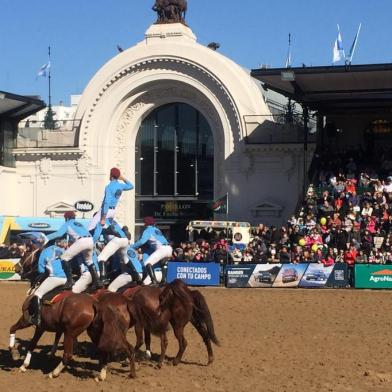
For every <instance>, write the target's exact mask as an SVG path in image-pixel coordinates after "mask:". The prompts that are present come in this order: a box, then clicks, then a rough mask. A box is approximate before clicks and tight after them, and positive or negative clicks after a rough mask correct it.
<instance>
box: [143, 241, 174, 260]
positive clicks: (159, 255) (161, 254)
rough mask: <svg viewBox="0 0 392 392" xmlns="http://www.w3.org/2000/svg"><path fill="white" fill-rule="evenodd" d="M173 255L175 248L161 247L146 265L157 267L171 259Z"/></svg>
mask: <svg viewBox="0 0 392 392" xmlns="http://www.w3.org/2000/svg"><path fill="white" fill-rule="evenodd" d="M172 255H173V248H172V247H171V246H170V245H162V246H160V247H159V248H158V249H157V250H156V251H155V252H154V253H152V254H151V255H150V256H149V258H148V259H147V260H146V261H145V262H144V265H147V264H151V265H155V264H157V263H159V262H160V261H161V260H163V259H170V258H171V257H172Z"/></svg>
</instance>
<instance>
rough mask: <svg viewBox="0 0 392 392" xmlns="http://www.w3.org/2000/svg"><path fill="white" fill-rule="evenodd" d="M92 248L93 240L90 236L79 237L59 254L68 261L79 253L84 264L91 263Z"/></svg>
mask: <svg viewBox="0 0 392 392" xmlns="http://www.w3.org/2000/svg"><path fill="white" fill-rule="evenodd" d="M93 249H94V241H93V238H92V237H84V238H79V239H78V240H76V241H75V242H74V243H73V244H72V245H71V246H70V247H69V248H68V249H67V250H66V251H65V252H64V253H63V254H62V255H61V259H62V260H64V261H70V260H72V259H73V258H74V257H75V256H77V255H78V254H80V253H81V254H82V255H83V259H84V262H85V263H86V265H91V264H92V263H93Z"/></svg>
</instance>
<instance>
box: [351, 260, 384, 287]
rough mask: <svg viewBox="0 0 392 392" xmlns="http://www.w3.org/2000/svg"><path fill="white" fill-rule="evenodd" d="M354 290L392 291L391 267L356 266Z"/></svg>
mask: <svg viewBox="0 0 392 392" xmlns="http://www.w3.org/2000/svg"><path fill="white" fill-rule="evenodd" d="M354 276H355V288H358V289H392V265H383V264H381V265H374V264H357V265H356V266H355V275H354Z"/></svg>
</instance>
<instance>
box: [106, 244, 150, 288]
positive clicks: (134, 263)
mask: <svg viewBox="0 0 392 392" xmlns="http://www.w3.org/2000/svg"><path fill="white" fill-rule="evenodd" d="M138 267H141V263H140V261H139V258H138V254H137V252H136V251H135V250H133V249H132V247H129V248H128V252H127V260H126V262H125V263H124V262H123V260H122V270H123V273H122V274H120V275H119V276H117V278H116V279H114V280H113V282H112V283H110V285H109V287H108V290H109V291H111V292H113V293H115V292H117V291H118V289H120V288H121V287H124V286H125V285H127V284H128V283H131V282H136V283H141V282H142V280H141V278H140V275H139V272H138V271H137V269H138Z"/></svg>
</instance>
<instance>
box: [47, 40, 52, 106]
mask: <svg viewBox="0 0 392 392" xmlns="http://www.w3.org/2000/svg"><path fill="white" fill-rule="evenodd" d="M48 58H49V64H51V62H50V46H49V47H48ZM50 68H51V66H50V67H49V74H48V90H49V108H51V107H52V95H51V93H52V91H51V80H52V75H51V73H50Z"/></svg>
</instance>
